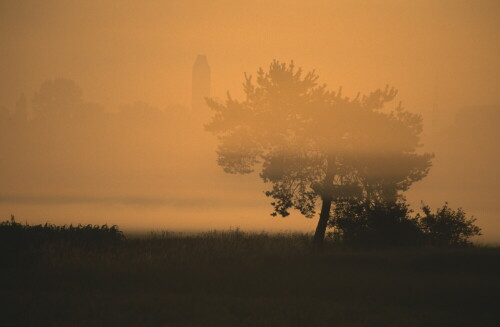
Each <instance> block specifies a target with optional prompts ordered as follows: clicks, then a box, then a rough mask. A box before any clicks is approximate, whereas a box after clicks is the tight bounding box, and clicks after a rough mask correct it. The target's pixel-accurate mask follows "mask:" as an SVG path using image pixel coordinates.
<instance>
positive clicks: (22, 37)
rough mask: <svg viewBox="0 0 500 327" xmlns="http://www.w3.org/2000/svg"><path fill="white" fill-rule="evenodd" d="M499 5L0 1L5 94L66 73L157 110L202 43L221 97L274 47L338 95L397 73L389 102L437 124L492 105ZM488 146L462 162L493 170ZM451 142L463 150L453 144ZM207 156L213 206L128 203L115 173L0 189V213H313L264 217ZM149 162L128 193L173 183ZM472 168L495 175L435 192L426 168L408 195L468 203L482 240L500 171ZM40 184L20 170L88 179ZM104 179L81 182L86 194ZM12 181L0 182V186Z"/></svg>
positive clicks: (142, 218) (455, 0)
mask: <svg viewBox="0 0 500 327" xmlns="http://www.w3.org/2000/svg"><path fill="white" fill-rule="evenodd" d="M499 14H500V2H499V1H495V0H492V1H484V0H476V1H472V0H471V1H460V0H449V1H396V0H383V1H356V0H351V1H314V0H309V1H294V0H287V1H284V0H283V1H282V0H276V1H264V0H261V1H234V0H232V1H231V0H220V1H193V0H184V1H0V44H2V46H1V49H0V50H1V51H0V72H1V74H0V106H6V107H7V108H11V109H13V108H14V106H15V102H16V100H17V99H18V98H19V96H20V94H21V93H25V94H26V95H27V96H28V98H30V97H31V95H32V94H33V93H34V92H36V90H38V89H39V87H40V85H41V84H42V83H43V82H44V81H45V80H47V79H53V78H56V77H64V78H69V79H72V80H74V81H75V82H76V83H77V84H78V85H80V87H81V88H82V89H83V91H84V98H85V99H86V100H88V101H92V102H97V103H99V104H101V105H103V106H104V107H105V108H106V110H108V111H113V112H114V111H117V110H118V109H119V108H120V107H121V106H123V105H127V104H132V103H134V102H136V101H143V102H146V103H149V104H151V105H152V106H155V107H158V108H161V109H165V108H167V106H168V105H173V104H180V105H183V106H186V107H188V106H189V104H190V97H191V94H190V92H191V69H192V65H193V63H194V60H195V58H196V55H197V54H200V53H202V54H206V55H207V58H208V61H209V63H210V66H211V72H212V91H213V92H212V95H213V96H215V97H219V98H222V97H224V94H225V92H226V91H227V90H230V91H231V93H232V94H235V96H241V94H242V92H241V83H242V81H243V72H250V73H253V72H255V71H256V70H257V68H258V67H261V66H263V67H267V65H268V64H269V63H270V62H271V60H272V59H279V60H283V61H290V60H294V61H295V62H296V63H297V65H299V66H302V67H303V68H304V69H305V70H311V69H315V70H316V72H317V73H318V74H319V75H320V80H321V81H322V82H325V83H327V84H328V85H329V87H330V88H332V89H337V88H338V87H339V86H343V87H344V91H345V93H346V94H352V95H355V94H356V93H357V92H358V91H361V92H368V91H371V90H372V89H375V88H378V87H384V86H385V85H386V84H390V85H394V86H395V87H396V88H398V89H399V91H400V93H399V96H398V100H401V101H403V104H404V106H405V107H406V108H407V109H408V110H410V111H412V112H418V113H422V114H423V115H424V118H425V119H426V120H425V123H424V125H425V126H426V133H430V131H432V132H433V133H434V132H435V131H437V130H440V129H442V128H444V127H446V126H449V125H452V124H453V119H454V118H453V117H454V114H455V113H456V112H458V111H460V110H461V108H463V107H467V106H482V105H489V106H498V105H499V104H500V93H499V92H498V87H499V85H500V64H499V63H500V59H499V58H500V42H499V40H500V20H499V19H498V17H499ZM494 117H498V115H497V116H494ZM472 133H474V132H472ZM433 135H438V134H433ZM494 135H496V136H497V135H498V134H494ZM473 138H474V135H471V139H473ZM428 143H432V142H428ZM492 144H493V148H492V149H487V150H485V151H486V152H487V151H490V156H489V157H488V156H486V157H485V158H483V159H481V157H475V158H476V159H477V158H480V159H477V160H476V162H477V163H476V164H474V163H472V164H470V165H472V166H471V167H469V168H467V169H468V170H467V169H466V168H464V170H462V171H461V170H459V169H458V170H457V174H467V175H472V174H474V172H477V171H478V170H481V167H489V168H492V169H493V170H495V169H494V167H495V166H496V164H497V163H498V154H497V153H498V150H497V149H496V148H495V143H494V142H493V143H492ZM451 147H452V148H453V149H455V152H453V151H452V152H453V153H460V147H459V145H457V144H453V145H451ZM486 152H485V153H486ZM491 152H493V154H491ZM453 153H452V154H450V156H451V157H452V156H453V155H454V154H453ZM5 155H6V154H5V153H2V157H5ZM437 155H438V154H437ZM464 156H465V157H467V155H466V154H465V155H464ZM162 160H164V161H165V162H168V160H169V159H168V158H163V159H162ZM482 160H483V161H484V160H489V162H488V163H485V162H482ZM491 160H493V163H492V162H491ZM466 161H467V160H466ZM469 161H470V160H469ZM469 161H467V162H469ZM207 162H211V163H212V166H213V167H212V168H210V169H212V170H210V171H212V172H213V174H212V175H210V176H206V177H204V178H206V180H203V181H202V182H201V183H200V182H198V183H199V184H200V185H202V187H201V190H199V189H197V190H198V191H197V192H198V193H199V194H201V195H200V197H203V196H205V195H206V194H215V195H216V197H218V198H220V201H219V204H217V205H214V204H213V203H212V204H210V205H208V206H204V205H200V206H198V207H197V206H190V205H188V204H186V203H184V204H182V205H179V204H174V205H172V204H171V203H170V204H168V203H167V204H165V203H163V204H162V202H161V201H159V202H160V203H159V204H158V203H157V204H156V205H150V206H145V205H139V204H138V203H139V202H140V201H139V202H134V203H135V204H134V205H127V204H124V203H126V202H127V201H126V200H123V198H120V199H121V200H120V199H119V200H116V197H122V196H123V192H121V193H120V194H116V192H117V191H116V190H121V186H119V185H121V184H120V183H122V181H117V182H116V183H117V184H116V185H115V184H112V185H107V186H106V187H108V188H109V191H107V192H105V193H106V196H107V197H108V198H107V199H108V200H109V201H108V200H106V201H101V202H97V203H96V202H95V201H94V202H92V201H89V202H85V203H83V204H82V203H78V204H75V203H73V204H71V203H69V204H68V203H66V204H59V205H58V206H54V205H34V204H31V205H26V204H22V203H9V202H8V201H3V202H0V215H2V216H6V215H7V214H10V213H16V214H17V215H19V216H21V217H23V218H26V219H28V218H29V219H34V220H33V221H43V220H44V219H45V218H50V219H52V220H53V221H56V222H69V221H73V222H78V221H81V222H87V221H88V222H102V221H103V219H107V221H109V222H111V223H116V224H118V225H120V226H124V228H127V227H128V228H132V227H134V228H137V227H144V228H145V229H148V228H184V229H193V228H202V229H203V228H228V227H229V226H233V227H235V226H241V227H242V228H254V229H275V230H276V229H303V230H312V229H313V226H314V224H315V223H316V221H315V220H313V221H311V220H306V219H305V218H302V217H298V216H297V217H295V216H294V217H290V218H287V219H284V220H283V219H276V218H271V217H270V216H269V215H268V214H269V212H270V210H271V207H270V206H268V205H267V203H268V200H267V199H266V198H265V197H264V196H263V195H262V193H261V192H260V191H261V189H259V187H260V188H262V187H261V186H259V185H260V184H259V182H253V180H254V179H255V178H256V177H253V179H252V178H251V177H248V176H243V177H242V176H232V177H230V176H224V177H221V176H223V174H222V173H215V172H216V171H218V170H217V169H218V168H217V167H216V166H215V163H214V158H211V159H210V160H207ZM438 163H439V162H436V165H438ZM448 164H449V163H443V164H442V165H441V166H435V168H436V171H437V172H441V173H440V175H439V176H444V175H445V174H446V172H447V171H448V170H447V165H448ZM173 166H175V164H173ZM431 172H432V170H431ZM155 174H156V173H154V172H145V173H144V176H141V175H140V174H139V175H138V176H136V177H133V178H132V177H131V179H134V180H135V182H134V184H133V185H134V190H136V191H135V193H134V192H128V191H130V190H128V189H127V192H125V193H127V194H129V193H134V194H133V196H139V197H141V196H144V197H150V198H151V197H153V198H163V197H165V196H167V197H168V196H171V194H173V193H176V191H174V190H173V189H169V186H168V185H169V184H168V183H159V182H157V181H155V178H157V177H154V176H156V175H155ZM436 174H437V173H436ZM149 175H151V176H149ZM479 175H480V176H481V178H483V179H484V180H485V182H484V185H487V186H488V187H491V189H490V188H488V189H487V190H488V192H489V193H488V195H487V196H486V195H481V196H480V199H479V197H478V196H477V193H474V192H471V191H467V190H468V189H470V188H469V187H468V186H467V185H465V186H464V190H463V191H460V189H456V188H455V189H454V190H453V193H450V191H447V189H446V188H445V187H444V188H443V189H442V190H441V191H439V190H438V189H437V187H438V186H436V185H437V181H440V179H439V178H437V177H436V178H434V177H432V173H431V175H430V176H429V179H430V181H429V182H427V181H425V180H424V181H423V182H422V183H421V184H419V185H415V190H412V191H411V192H410V193H409V195H411V196H413V198H410V200H411V201H413V202H414V203H418V202H419V201H420V199H425V198H427V199H429V200H427V201H426V202H429V203H430V204H432V205H438V204H440V203H442V202H443V201H445V200H449V201H450V202H451V203H450V204H451V205H452V206H453V207H457V206H464V208H465V209H469V211H467V210H466V211H467V212H471V213H473V214H475V215H476V216H477V217H478V218H480V219H483V220H482V221H483V222H484V224H485V225H484V226H486V227H485V228H486V230H485V231H486V232H485V234H487V235H488V234H489V235H490V237H489V240H495V239H500V224H499V223H497V222H496V217H497V216H498V212H499V208H498V205H496V204H495V203H494V201H495V200H493V199H494V198H495V199H496V198H498V191H496V190H495V189H496V187H494V186H496V184H497V183H496V181H498V173H496V172H491V174H490V175H488V176H489V177H488V176H487V175H486V174H483V175H484V176H483V175H481V174H479ZM33 176H35V177H36V176H38V175H36V173H33ZM148 176H149V177H148ZM165 176H167V175H165ZM165 176H162V177H164V178H167V177H165ZM142 177H143V178H142ZM431 177H432V178H434V179H431ZM40 178H41V180H43V178H42V177H40ZM141 178H142V179H141ZM220 178H222V179H224V180H225V181H227V182H224V183H225V184H224V183H223V184H224V185H225V186H224V187H223V188H222V187H218V185H220V183H221V182H220ZM443 178H444V177H443ZM446 178H448V177H446ZM446 178H444V179H443V180H447V179H446ZM450 178H451V177H450ZM457 178H459V177H457ZM491 180H493V181H495V182H494V183H493V184H492V182H491ZM433 181H435V182H433ZM13 183H14V184H15V182H13ZM45 183H46V184H44V185H43V187H35V186H34V185H31V184H30V182H29V180H28V179H26V181H25V182H19V183H18V184H16V185H18V188H19V189H21V186H19V185H23V186H22V188H23V189H24V190H25V191H26V194H35V193H36V194H43V193H44V192H45V191H44V190H52V191H50V192H49V191H47V192H48V193H47V194H49V193H50V194H56V193H57V194H77V195H78V194H80V193H79V192H80V191H79V190H81V189H82V187H83V186H82V185H83V184H84V181H79V182H78V183H76V184H74V185H73V184H71V183H68V182H67V183H64V187H63V186H61V185H60V184H57V183H56V182H54V181H51V180H50V179H48V180H46V181H45ZM426 183H427V184H426ZM180 184H182V185H184V186H185V188H186V189H187V191H186V192H189V191H191V192H192V184H189V183H187V182H186V183H182V182H178V183H177V184H175V185H177V186H176V190H177V188H178V187H179V185H180ZM226 184H227V185H226ZM4 185H5V184H4ZM9 185H11V184H9ZM127 185H129V184H127ZM241 185H246V186H244V187H241ZM426 185H427V186H426ZM481 185H483V184H481ZM492 185H493V186H492ZM106 187H104V186H99V187H89V188H87V189H86V190H87V194H88V193H91V192H93V190H94V189H95V188H97V189H103V188H106ZM485 187H486V186H485ZM214 188H219V189H218V190H216V191H214ZM242 188H243V190H242ZM84 189H85V188H84ZM235 189H236V190H235ZM431 189H432V191H433V192H434V193H432V194H434V195H433V196H432V199H430V198H431V197H430V196H429V194H431V193H429V192H430V190H431ZM466 189H467V190H466ZM17 191H20V190H16V192H17ZM228 192H229V193H228ZM412 192H413V193H412ZM460 192H461V193H460ZM495 192H496V193H495ZM11 193H12V190H10V189H5V186H4V187H3V189H2V186H0V195H1V194H3V195H6V194H7V195H8V194H11ZM16 194H18V193H16ZM254 194H255V195H254ZM412 194H413V195H412ZM489 197H491V199H490V198H489ZM233 198H234V201H233V202H231V200H230V201H228V202H230V203H227V202H226V199H233ZM113 199H115V200H113ZM454 199H455V201H453V200H454ZM470 199H477V201H475V202H474V201H473V203H471V202H470V201H472V200H470ZM69 202H71V201H69ZM153 202H154V201H153ZM89 203H91V204H89ZM70 217H76V218H74V219H73V218H70ZM103 217H106V218H103ZM207 217H208V218H207ZM71 219H73V220H71Z"/></svg>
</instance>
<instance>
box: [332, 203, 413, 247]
mask: <svg viewBox="0 0 500 327" xmlns="http://www.w3.org/2000/svg"><path fill="white" fill-rule="evenodd" d="M410 213H411V210H410V209H409V207H408V205H407V204H406V203H404V202H403V201H397V202H371V203H366V202H360V201H348V202H344V203H342V204H340V205H337V206H336V207H335V209H334V214H333V217H334V218H333V219H331V220H330V226H331V227H333V233H331V236H333V237H334V238H335V239H336V240H338V241H341V242H343V243H346V244H350V245H370V246H407V245H416V244H418V243H420V242H421V241H422V235H421V234H422V233H421V231H420V229H419V225H418V222H417V220H416V219H415V218H412V217H410Z"/></svg>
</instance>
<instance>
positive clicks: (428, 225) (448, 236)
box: [416, 203, 481, 246]
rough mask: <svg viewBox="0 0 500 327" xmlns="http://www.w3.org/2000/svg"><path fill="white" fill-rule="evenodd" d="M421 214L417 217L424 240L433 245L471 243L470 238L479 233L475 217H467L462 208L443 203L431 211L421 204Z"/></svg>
mask: <svg viewBox="0 0 500 327" xmlns="http://www.w3.org/2000/svg"><path fill="white" fill-rule="evenodd" d="M422 211H423V215H420V214H418V215H417V217H416V218H417V219H418V223H419V227H420V230H421V231H422V232H423V234H424V236H425V237H426V240H427V241H428V242H429V243H430V244H433V245H437V246H443V245H453V246H456V245H459V246H460V245H471V244H472V243H471V241H470V238H471V237H473V236H478V235H481V228H479V227H478V226H476V225H475V224H474V223H475V221H476V218H474V217H470V218H467V217H466V215H465V212H464V211H463V210H462V208H458V210H456V211H455V210H452V209H451V208H450V207H448V203H445V204H444V205H443V207H442V208H438V209H437V210H436V213H431V209H430V208H429V206H427V205H424V204H422Z"/></svg>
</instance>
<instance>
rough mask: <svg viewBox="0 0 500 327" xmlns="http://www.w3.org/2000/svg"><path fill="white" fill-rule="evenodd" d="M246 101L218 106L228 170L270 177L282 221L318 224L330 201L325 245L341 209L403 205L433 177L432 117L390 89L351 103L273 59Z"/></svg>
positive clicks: (216, 129) (320, 234)
mask: <svg viewBox="0 0 500 327" xmlns="http://www.w3.org/2000/svg"><path fill="white" fill-rule="evenodd" d="M243 89H244V93H245V98H244V99H243V100H236V99H233V98H232V97H231V96H230V94H229V93H228V95H227V98H226V100H225V101H224V102H218V101H215V100H213V99H208V101H207V103H208V105H209V107H211V108H212V109H213V111H214V113H215V114H214V116H213V119H212V121H211V122H210V123H209V124H208V125H207V129H208V130H209V131H211V132H212V133H214V134H215V135H217V136H218V138H219V148H218V151H217V153H218V164H219V165H220V166H222V168H223V169H224V171H225V172H228V173H240V174H246V173H251V172H253V171H255V170H259V171H260V177H261V178H262V179H263V181H264V182H266V183H268V184H270V186H271V187H270V189H269V190H268V191H267V192H266V195H267V196H268V197H271V198H272V199H273V202H272V203H271V204H272V205H273V207H274V211H273V213H272V214H273V215H281V216H287V215H288V214H289V210H290V209H297V210H299V211H300V212H301V213H302V214H303V215H304V216H306V217H313V216H314V215H315V214H316V212H317V210H318V207H319V201H321V214H320V220H319V223H318V228H317V229H316V235H315V240H316V242H317V243H322V240H323V238H324V233H325V229H326V225H327V221H328V219H329V218H330V211H331V205H332V202H333V203H334V204H335V203H340V202H341V201H343V200H345V199H349V200H352V199H359V200H361V199H362V200H364V201H376V200H396V199H397V198H398V197H401V192H402V191H405V190H407V189H408V188H409V187H410V185H411V184H412V183H413V182H415V181H418V180H420V179H422V178H423V177H425V176H426V175H427V173H428V171H429V169H430V167H431V159H432V155H431V154H428V153H424V154H419V153H417V150H418V148H419V146H420V144H419V134H420V133H421V132H422V128H423V127H422V118H421V117H420V116H419V115H416V114H412V113H410V112H408V111H406V110H405V109H404V108H403V107H402V106H401V104H398V105H396V106H395V107H394V108H393V110H390V111H388V110H387V109H385V105H386V104H387V103H389V102H391V101H392V100H394V98H395V97H396V95H397V91H396V90H395V89H394V88H389V87H388V86H386V87H385V88H384V89H377V90H375V91H373V92H371V93H369V94H367V95H361V94H358V95H357V96H356V97H354V98H350V97H347V96H344V95H343V93H342V89H341V88H340V89H339V90H338V91H330V90H328V89H327V87H326V85H324V84H318V75H317V74H316V73H315V72H314V71H311V72H308V73H304V72H303V71H302V69H301V68H296V67H295V65H294V64H293V62H292V63H290V64H285V63H281V62H279V61H273V62H272V63H271V65H270V66H269V70H268V71H267V72H265V71H264V70H263V69H259V70H258V72H257V75H256V79H255V81H254V80H253V78H252V76H250V75H247V74H245V81H244V83H243Z"/></svg>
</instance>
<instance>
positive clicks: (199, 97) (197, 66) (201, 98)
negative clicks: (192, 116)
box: [191, 55, 210, 115]
mask: <svg viewBox="0 0 500 327" xmlns="http://www.w3.org/2000/svg"><path fill="white" fill-rule="evenodd" d="M209 96H210V66H209V65H208V61H207V56H205V55H198V56H197V57H196V61H195V63H194V65H193V89H192V98H191V109H192V112H193V113H198V114H201V115H204V114H207V113H208V109H207V105H206V102H205V98H206V97H209Z"/></svg>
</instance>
